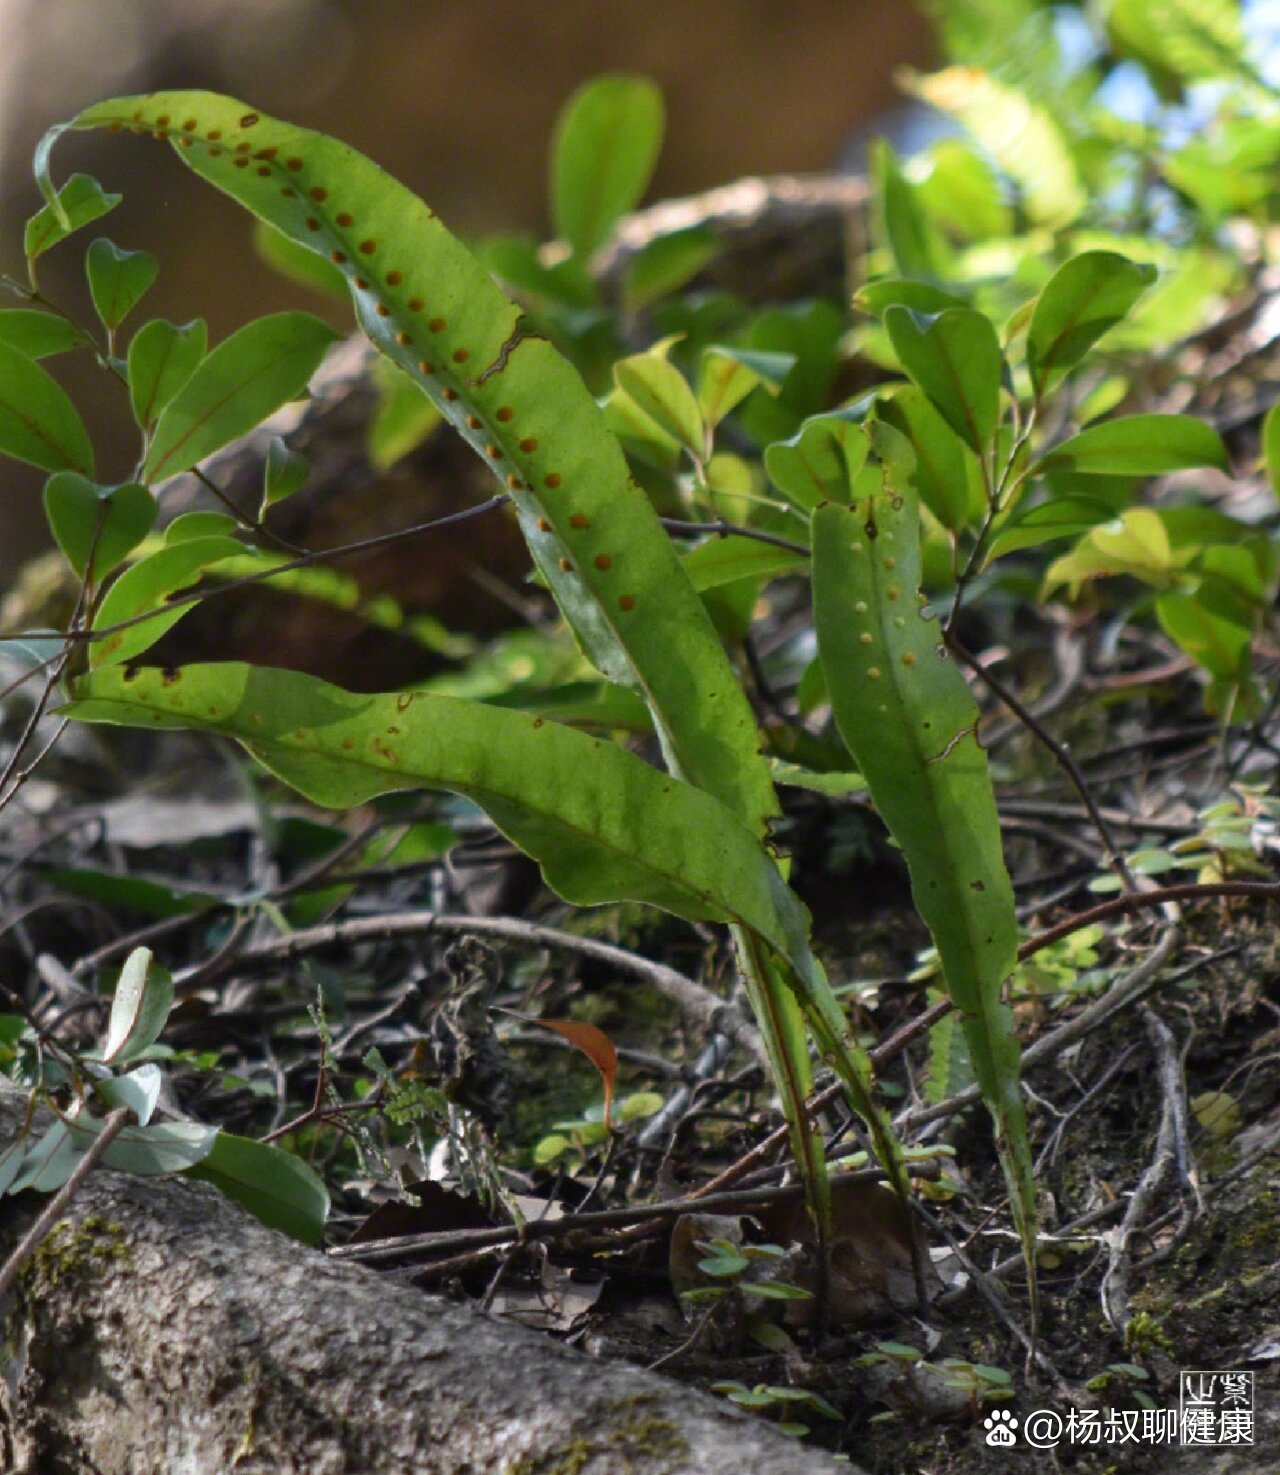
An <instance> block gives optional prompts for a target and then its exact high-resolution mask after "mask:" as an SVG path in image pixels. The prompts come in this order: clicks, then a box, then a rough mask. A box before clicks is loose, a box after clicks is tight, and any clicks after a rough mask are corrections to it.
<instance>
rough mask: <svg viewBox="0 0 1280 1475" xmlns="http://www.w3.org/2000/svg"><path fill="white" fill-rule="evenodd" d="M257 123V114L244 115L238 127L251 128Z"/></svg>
mask: <svg viewBox="0 0 1280 1475" xmlns="http://www.w3.org/2000/svg"><path fill="white" fill-rule="evenodd" d="M259 121H260V120H259V118H258V115H257V113H246V114H245V115H244V117H243V118H241V119H240V126H241V128H252V127H253V125H254V124H255V123H257V122H259Z"/></svg>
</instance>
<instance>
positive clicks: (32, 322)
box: [0, 307, 86, 359]
mask: <svg viewBox="0 0 1280 1475" xmlns="http://www.w3.org/2000/svg"><path fill="white" fill-rule="evenodd" d="M85 341H86V340H85V336H84V334H83V333H82V332H81V331H80V329H79V328H78V327H76V325H75V324H74V323H73V322H69V321H68V320H67V319H66V318H63V317H59V316H58V315H57V314H56V313H52V312H42V311H41V310H40V309H39V308H35V307H6V308H3V309H0V343H7V344H8V345H9V347H10V348H16V349H17V350H18V352H19V353H25V354H26V356H27V357H28V358H29V359H41V358H47V357H48V356H49V355H50V354H54V353H66V351H67V350H68V349H69V348H78V347H79V346H80V344H82V343H84V342H85Z"/></svg>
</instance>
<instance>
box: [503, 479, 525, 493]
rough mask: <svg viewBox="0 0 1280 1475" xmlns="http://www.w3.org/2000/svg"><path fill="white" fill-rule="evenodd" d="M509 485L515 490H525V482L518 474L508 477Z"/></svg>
mask: <svg viewBox="0 0 1280 1475" xmlns="http://www.w3.org/2000/svg"><path fill="white" fill-rule="evenodd" d="M507 485H508V486H509V487H510V488H511V490H512V491H513V492H519V491H523V490H524V482H522V481H521V480H520V478H519V477H518V476H509V477H507Z"/></svg>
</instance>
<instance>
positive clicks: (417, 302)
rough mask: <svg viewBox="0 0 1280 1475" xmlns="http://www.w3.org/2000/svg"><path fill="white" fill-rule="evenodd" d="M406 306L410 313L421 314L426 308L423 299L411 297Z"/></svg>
mask: <svg viewBox="0 0 1280 1475" xmlns="http://www.w3.org/2000/svg"><path fill="white" fill-rule="evenodd" d="M406 306H407V307H408V309H409V311H410V312H421V311H422V309H423V308H424V307H425V306H426V303H424V302H423V300H422V298H421V297H410V299H409V301H408V303H407V304H406Z"/></svg>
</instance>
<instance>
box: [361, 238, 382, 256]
mask: <svg viewBox="0 0 1280 1475" xmlns="http://www.w3.org/2000/svg"><path fill="white" fill-rule="evenodd" d="M377 249H378V243H377V241H361V242H360V254H361V255H362V256H372V255H373V253H374V252H375V251H376V250H377Z"/></svg>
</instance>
